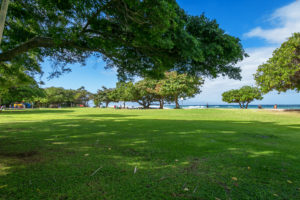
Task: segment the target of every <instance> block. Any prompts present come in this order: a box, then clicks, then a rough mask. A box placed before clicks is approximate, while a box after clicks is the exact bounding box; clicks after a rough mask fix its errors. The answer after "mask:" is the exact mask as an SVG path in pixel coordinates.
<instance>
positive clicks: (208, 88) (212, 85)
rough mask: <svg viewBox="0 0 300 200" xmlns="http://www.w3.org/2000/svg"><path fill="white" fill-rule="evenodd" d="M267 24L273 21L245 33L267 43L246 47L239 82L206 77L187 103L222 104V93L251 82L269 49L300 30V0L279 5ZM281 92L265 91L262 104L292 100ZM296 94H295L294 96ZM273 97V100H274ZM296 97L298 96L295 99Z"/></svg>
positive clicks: (266, 57) (268, 53)
mask: <svg viewBox="0 0 300 200" xmlns="http://www.w3.org/2000/svg"><path fill="white" fill-rule="evenodd" d="M268 22H270V25H274V24H276V25H275V26H274V27H273V28H270V29H264V28H261V27H256V28H254V29H252V30H251V31H250V32H248V33H246V34H245V36H246V37H248V38H249V37H259V38H262V39H265V40H266V41H267V42H269V45H267V46H265V47H257V48H252V49H246V52H247V53H248V54H249V55H250V57H248V58H246V59H245V60H243V61H242V62H241V63H239V64H238V66H240V67H241V69H242V77H243V79H242V80H241V81H236V80H231V79H228V78H222V77H221V78H217V79H214V80H206V81H205V84H204V86H203V88H202V93H201V94H200V95H198V96H196V97H195V98H193V99H190V100H189V101H188V102H190V103H192V102H199V103H201V104H205V103H206V102H208V103H210V104H224V102H222V93H223V92H225V91H227V90H230V89H236V88H240V87H242V86H244V85H253V86H254V85H255V81H254V77H253V74H255V72H256V70H257V67H258V66H259V65H261V64H263V63H264V62H266V61H267V60H268V58H270V57H271V56H272V52H273V51H274V50H275V49H276V48H277V47H278V46H279V45H280V44H281V43H282V42H284V41H285V40H286V39H287V38H288V37H290V36H291V35H292V33H294V32H300V0H297V1H295V2H293V3H291V4H289V5H286V6H284V7H281V8H279V9H277V10H275V12H274V13H273V14H272V15H271V16H270V17H269V19H268ZM281 97H282V94H281V96H279V95H278V94H277V93H276V92H273V93H270V94H267V95H266V96H265V99H266V101H262V103H266V102H267V103H273V101H274V103H279V102H277V100H279V99H281V102H283V103H288V102H289V101H290V103H293V102H295V101H293V100H292V99H286V98H285V99H284V100H283V99H282V98H281ZM298 97H299V96H298ZM276 99H277V100H276ZM298 99H299V98H298Z"/></svg>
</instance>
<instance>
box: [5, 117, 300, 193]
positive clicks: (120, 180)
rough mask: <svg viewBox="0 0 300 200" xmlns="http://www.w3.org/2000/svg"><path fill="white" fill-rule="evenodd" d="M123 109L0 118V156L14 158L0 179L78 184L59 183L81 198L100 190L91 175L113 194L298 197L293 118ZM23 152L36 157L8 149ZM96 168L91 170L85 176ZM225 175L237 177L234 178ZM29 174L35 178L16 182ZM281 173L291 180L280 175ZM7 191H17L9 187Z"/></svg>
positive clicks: (42, 186)
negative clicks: (137, 115)
mask: <svg viewBox="0 0 300 200" xmlns="http://www.w3.org/2000/svg"><path fill="white" fill-rule="evenodd" d="M88 116H90V117H88ZM128 116H130V115H120V116H119V115H114V114H103V115H96V117H95V115H81V116H79V117H82V118H81V119H58V120H45V121H41V122H22V123H19V122H17V123H15V124H14V128H15V129H13V130H9V131H5V130H6V129H7V127H6V126H5V124H0V130H4V131H3V132H2V136H4V137H6V138H5V139H1V138H0V162H1V161H2V159H10V158H12V159H15V160H16V161H15V162H13V161H10V162H5V163H4V164H5V166H6V167H10V169H9V170H6V172H5V175H2V176H1V175H0V177H1V180H0V183H1V184H4V183H9V184H11V185H10V187H17V188H19V190H18V192H20V194H22V195H24V196H26V195H29V193H30V191H36V188H38V189H39V191H41V192H44V193H45V194H47V195H50V197H52V198H55V197H56V196H55V195H59V194H58V193H59V192H56V190H57V189H58V188H57V187H61V186H63V185H67V186H68V187H74V188H79V189H78V191H77V192H74V194H70V193H69V192H67V191H65V190H64V189H60V190H62V191H60V193H68V195H69V196H68V198H70V199H72V198H75V197H82V198H83V197H84V194H85V195H86V193H85V192H86V190H88V191H89V195H92V196H91V197H90V199H93V198H94V197H96V195H99V193H98V192H99V188H98V189H97V187H96V188H93V187H91V186H90V184H92V183H93V184H96V185H97V184H100V183H101V184H100V186H101V188H102V189H103V190H104V191H105V193H108V194H110V195H116V196H115V197H119V199H122V197H123V198H124V199H126V198H128V199H140V198H141V195H142V197H143V198H148V199H149V198H154V199H160V197H162V194H164V195H163V197H164V199H188V198H191V199H197V198H200V197H201V198H202V199H213V198H215V197H218V198H221V199H226V198H232V199H241V198H242V197H244V199H247V198H248V197H249V198H250V197H251V198H253V197H254V198H256V199H272V198H269V196H268V195H271V196H272V195H273V193H275V192H277V193H279V192H281V195H282V196H283V197H284V198H285V199H293V198H294V199H295V198H296V197H298V196H297V195H298V193H297V190H296V188H297V184H300V183H299V181H298V180H300V175H299V173H295V171H297V170H299V167H298V166H299V164H300V156H299V155H300V150H299V149H297V148H296V147H297V145H299V138H300V133H299V126H300V125H299V124H293V125H292V126H291V125H279V124H276V123H272V122H259V121H228V120H227V121H213V120H167V119H131V118H126V117H128ZM86 117H88V118H86ZM105 117H109V118H114V119H105ZM93 118H95V119H93ZM119 118H122V119H119ZM27 127H31V128H30V129H26V128H27ZM296 138H297V139H298V140H297V139H296ZM26 152H36V153H35V154H32V160H34V161H35V162H28V160H29V161H30V159H31V158H28V157H29V156H27V157H26V161H27V162H23V160H24V159H23V160H22V159H20V158H19V157H20V156H13V155H30V156H31V154H30V153H26ZM36 156H39V158H42V159H37V158H36ZM37 161H38V162H37ZM20 166H22V167H20ZM248 167H251V170H249V168H248ZM99 168H101V169H100V170H99V172H97V175H93V176H91V175H92V174H93V173H94V172H95V171H96V170H98V169H99ZM136 169H137V172H136V173H134V171H136ZM250 172H251V173H250ZM0 174H1V172H0ZM15 177H18V179H19V180H18V181H17V182H16V181H13V180H14V178H15ZM53 177H55V180H54V178H53ZM232 177H238V179H241V181H240V182H238V183H235V182H234V181H232V180H231V178H232ZM28 179H30V180H31V179H33V180H38V181H36V182H33V183H32V182H31V185H29V186H22V187H20V186H18V183H20V182H26V181H27V182H26V183H28ZM287 179H293V182H294V184H293V185H289V184H288V183H286V180H287ZM49 180H50V182H51V184H49ZM94 181H95V182H94ZM52 182H53V183H52ZM1 184H0V186H1ZM235 184H237V185H235ZM100 186H99V187H100ZM10 187H8V189H7V190H9V188H10ZM197 187H198V188H199V189H198V190H197V189H195V188H197ZM184 188H188V189H189V190H192V191H191V192H187V191H184ZM228 188H229V189H228ZM194 190H196V191H195V192H193V191H194ZM276 190H280V191H276ZM97 191H98V192H97ZM124 191H127V192H126V193H124ZM6 192H7V191H6ZM1 194H4V193H1V191H0V195H1ZM7 194H10V195H16V193H15V192H12V191H10V193H7ZM212 194H213V195H215V196H212ZM31 195H32V194H31ZM36 195H39V194H38V193H37V194H36ZM51 195H52V196H51ZM53 195H54V196H53ZM72 195H74V196H72ZM76 195H77V196H76ZM78 195H79V196H78ZM93 195H95V196H93ZM4 197H7V198H9V197H11V196H4ZM272 197H274V196H272ZM12 199H13V198H12ZM108 199H115V198H113V196H110V198H108ZM117 199H118V198H117Z"/></svg>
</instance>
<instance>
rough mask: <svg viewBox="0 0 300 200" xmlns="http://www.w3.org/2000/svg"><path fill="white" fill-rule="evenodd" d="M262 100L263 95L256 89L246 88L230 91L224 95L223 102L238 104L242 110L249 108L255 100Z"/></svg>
mask: <svg viewBox="0 0 300 200" xmlns="http://www.w3.org/2000/svg"><path fill="white" fill-rule="evenodd" d="M255 99H256V100H262V99H263V97H262V93H261V91H260V90H259V89H258V88H256V87H251V86H244V87H242V88H240V89H237V90H229V91H227V92H224V93H223V94H222V100H223V101H224V102H227V103H238V104H239V105H240V107H241V108H246V109H247V108H248V104H249V103H251V102H252V101H254V100H255Z"/></svg>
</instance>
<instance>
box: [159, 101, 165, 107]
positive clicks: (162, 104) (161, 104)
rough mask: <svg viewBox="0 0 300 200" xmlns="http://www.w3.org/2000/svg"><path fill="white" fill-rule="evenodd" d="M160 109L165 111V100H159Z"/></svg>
mask: <svg viewBox="0 0 300 200" xmlns="http://www.w3.org/2000/svg"><path fill="white" fill-rule="evenodd" d="M159 109H164V99H160V100H159Z"/></svg>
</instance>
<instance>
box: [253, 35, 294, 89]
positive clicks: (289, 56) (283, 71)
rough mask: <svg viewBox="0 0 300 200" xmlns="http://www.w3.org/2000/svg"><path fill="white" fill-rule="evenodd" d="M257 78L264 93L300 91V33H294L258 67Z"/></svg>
mask: <svg viewBox="0 0 300 200" xmlns="http://www.w3.org/2000/svg"><path fill="white" fill-rule="evenodd" d="M255 80H256V82H257V84H258V85H259V86H260V87H261V89H262V91H263V92H264V93H267V92H269V91H272V90H277V91H278V92H285V91H287V90H296V91H300V33H295V34H293V36H292V37H290V38H289V39H288V41H286V42H284V43H283V44H282V45H281V47H280V48H278V49H276V50H275V51H274V52H273V56H272V57H271V58H270V59H269V60H268V61H267V62H266V63H264V64H262V65H260V66H259V67H258V69H257V73H256V74H255Z"/></svg>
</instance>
